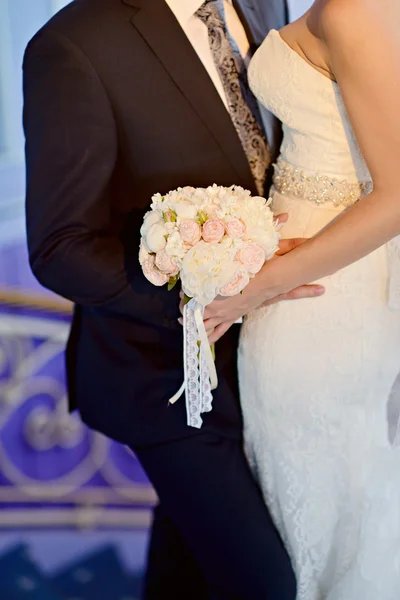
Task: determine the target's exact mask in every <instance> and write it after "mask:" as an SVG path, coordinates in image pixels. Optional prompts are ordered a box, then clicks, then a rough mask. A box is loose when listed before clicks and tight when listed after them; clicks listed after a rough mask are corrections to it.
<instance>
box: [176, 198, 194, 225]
mask: <svg viewBox="0 0 400 600" xmlns="http://www.w3.org/2000/svg"><path fill="white" fill-rule="evenodd" d="M171 208H172V209H173V210H174V211H175V212H176V215H177V217H178V219H180V220H181V221H183V220H187V219H195V218H196V215H197V207H196V206H195V205H194V204H192V203H191V202H186V201H183V202H182V201H181V202H174V203H173V204H172V206H171Z"/></svg>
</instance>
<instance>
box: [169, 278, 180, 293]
mask: <svg viewBox="0 0 400 600" xmlns="http://www.w3.org/2000/svg"><path fill="white" fill-rule="evenodd" d="M178 281H179V275H175V277H170V279H169V282H168V291H169V292H170V291H171V290H173V289H174V287H175V286H176V284H177V283H178Z"/></svg>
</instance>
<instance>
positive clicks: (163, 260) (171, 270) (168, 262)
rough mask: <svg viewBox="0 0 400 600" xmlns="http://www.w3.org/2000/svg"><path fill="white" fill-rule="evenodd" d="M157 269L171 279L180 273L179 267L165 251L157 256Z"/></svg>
mask: <svg viewBox="0 0 400 600" xmlns="http://www.w3.org/2000/svg"><path fill="white" fill-rule="evenodd" d="M156 267H157V268H158V269H159V270H160V271H161V273H165V274H166V275H169V277H175V275H177V274H178V273H179V267H178V265H177V264H176V262H175V261H174V259H173V258H171V257H170V256H168V254H167V253H166V252H165V250H160V252H157V254H156Z"/></svg>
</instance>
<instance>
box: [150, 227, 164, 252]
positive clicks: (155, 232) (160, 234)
mask: <svg viewBox="0 0 400 600" xmlns="http://www.w3.org/2000/svg"><path fill="white" fill-rule="evenodd" d="M166 235H168V231H167V228H166V227H165V225H164V224H162V223H154V224H153V225H151V226H150V227H149V229H148V230H147V232H146V234H145V236H144V239H145V242H146V247H147V249H148V250H149V251H150V252H159V251H160V250H163V249H164V248H165V246H166V245H167V240H166V237H165V236H166Z"/></svg>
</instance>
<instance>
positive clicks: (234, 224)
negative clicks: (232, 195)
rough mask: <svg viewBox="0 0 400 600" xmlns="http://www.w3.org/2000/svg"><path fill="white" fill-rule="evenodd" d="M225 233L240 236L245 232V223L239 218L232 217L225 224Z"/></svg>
mask: <svg viewBox="0 0 400 600" xmlns="http://www.w3.org/2000/svg"><path fill="white" fill-rule="evenodd" d="M226 233H227V234H228V235H229V237H232V238H241V237H243V236H244V234H245V233H246V225H245V224H244V223H243V221H242V220H241V219H237V218H236V217H234V218H233V219H231V220H230V221H228V223H227V224H226Z"/></svg>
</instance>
